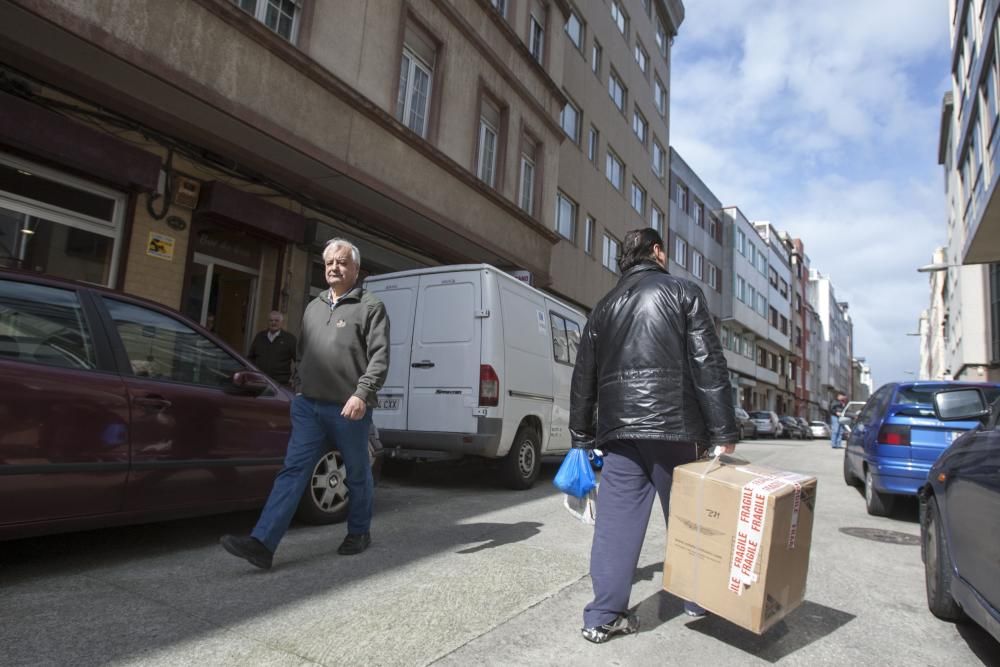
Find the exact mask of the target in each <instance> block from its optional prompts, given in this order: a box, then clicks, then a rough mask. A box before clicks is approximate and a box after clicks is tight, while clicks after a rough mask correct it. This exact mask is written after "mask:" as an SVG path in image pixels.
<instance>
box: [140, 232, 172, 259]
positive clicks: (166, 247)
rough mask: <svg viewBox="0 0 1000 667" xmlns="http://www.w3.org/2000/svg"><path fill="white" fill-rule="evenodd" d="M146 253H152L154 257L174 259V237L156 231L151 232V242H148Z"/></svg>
mask: <svg viewBox="0 0 1000 667" xmlns="http://www.w3.org/2000/svg"><path fill="white" fill-rule="evenodd" d="M146 254H147V255H152V256H153V257H159V258H160V259H165V260H168V261H173V259H174V237H173V236H166V235H164V234H158V233H156V232H150V233H149V243H148V244H146Z"/></svg>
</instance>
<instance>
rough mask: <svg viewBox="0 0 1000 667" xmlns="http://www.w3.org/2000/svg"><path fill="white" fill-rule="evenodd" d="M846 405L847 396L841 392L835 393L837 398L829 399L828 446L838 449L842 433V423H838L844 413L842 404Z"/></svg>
mask: <svg viewBox="0 0 1000 667" xmlns="http://www.w3.org/2000/svg"><path fill="white" fill-rule="evenodd" d="M846 405H847V396H845V395H844V394H842V393H838V394H837V398H835V399H834V400H832V401H830V447H832V448H833V449H840V447H841V445H840V439H841V436H842V435H843V433H844V431H843V429H844V425H843V424H841V423H840V417H841V416H842V415H843V414H844V406H846Z"/></svg>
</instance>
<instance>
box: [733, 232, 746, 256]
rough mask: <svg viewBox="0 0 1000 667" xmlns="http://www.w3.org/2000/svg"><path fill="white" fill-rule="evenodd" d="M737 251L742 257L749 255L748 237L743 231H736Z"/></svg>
mask: <svg viewBox="0 0 1000 667" xmlns="http://www.w3.org/2000/svg"><path fill="white" fill-rule="evenodd" d="M736 250H737V251H738V252H739V253H740V254H741V255H746V254H747V236H746V234H744V233H743V230H742V229H737V230H736Z"/></svg>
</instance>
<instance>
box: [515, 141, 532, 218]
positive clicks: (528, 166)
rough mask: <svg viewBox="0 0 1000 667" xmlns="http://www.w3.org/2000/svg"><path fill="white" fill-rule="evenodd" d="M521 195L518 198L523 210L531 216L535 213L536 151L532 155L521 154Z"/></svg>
mask: <svg viewBox="0 0 1000 667" xmlns="http://www.w3.org/2000/svg"><path fill="white" fill-rule="evenodd" d="M519 187H520V189H521V194H520V196H519V197H518V198H517V199H518V203H519V205H520V206H521V209H522V210H524V211H527V212H528V213H529V214H531V215H534V213H535V160H534V151H531V154H530V155H529V154H528V153H522V154H521V178H520V182H519Z"/></svg>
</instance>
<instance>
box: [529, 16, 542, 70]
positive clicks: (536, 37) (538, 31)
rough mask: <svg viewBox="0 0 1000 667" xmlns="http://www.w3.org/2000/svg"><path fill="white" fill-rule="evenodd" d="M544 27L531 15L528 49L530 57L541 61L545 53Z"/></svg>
mask: <svg viewBox="0 0 1000 667" xmlns="http://www.w3.org/2000/svg"><path fill="white" fill-rule="evenodd" d="M544 49H545V28H544V27H542V22H541V21H539V20H538V19H537V18H535V15H534V14H532V15H531V21H530V27H529V28H528V50H529V51H531V57H532V58H534V59H535V61H536V62H538V63H541V62H542V57H543V56H544V55H545V50H544Z"/></svg>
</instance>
